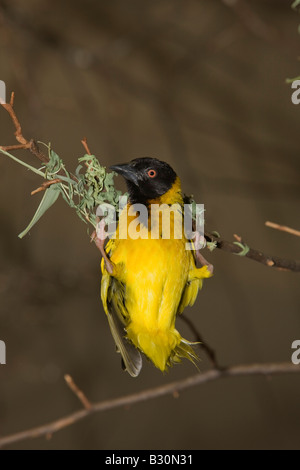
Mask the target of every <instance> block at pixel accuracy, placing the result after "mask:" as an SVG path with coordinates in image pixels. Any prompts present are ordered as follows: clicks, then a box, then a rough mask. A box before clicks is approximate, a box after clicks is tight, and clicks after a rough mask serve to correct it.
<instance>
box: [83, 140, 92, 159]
mask: <svg viewBox="0 0 300 470" xmlns="http://www.w3.org/2000/svg"><path fill="white" fill-rule="evenodd" d="M81 143H82V145H83V146H84V148H85V151H86V153H87V154H88V155H92V154H91V151H90V149H89V146H88V143H87V138H86V137H84V138H83V139H82V140H81Z"/></svg>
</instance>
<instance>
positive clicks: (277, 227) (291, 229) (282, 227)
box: [265, 221, 300, 237]
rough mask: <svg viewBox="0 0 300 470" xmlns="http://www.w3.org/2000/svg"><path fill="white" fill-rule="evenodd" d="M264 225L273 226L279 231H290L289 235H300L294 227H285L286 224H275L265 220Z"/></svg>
mask: <svg viewBox="0 0 300 470" xmlns="http://www.w3.org/2000/svg"><path fill="white" fill-rule="evenodd" d="M265 225H266V226H267V227H271V228H274V229H275V230H280V231H281V232H287V233H290V234H291V235H296V237H300V231H299V230H295V229H294V228H291V227H287V226H286V225H278V224H275V223H274V222H269V221H267V222H266V223H265Z"/></svg>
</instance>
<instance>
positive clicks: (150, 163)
mask: <svg viewBox="0 0 300 470" xmlns="http://www.w3.org/2000/svg"><path fill="white" fill-rule="evenodd" d="M110 168H111V169H112V170H114V171H115V172H117V173H119V174H120V175H122V176H123V177H124V178H125V180H126V183H127V188H128V192H129V198H130V202H131V203H132V204H136V203H139V204H147V202H148V201H149V200H151V199H156V198H158V197H160V196H162V195H163V194H165V193H166V192H167V191H169V189H171V187H172V186H173V184H174V182H175V180H176V176H177V175H176V173H175V171H174V170H173V169H172V168H171V167H170V165H168V163H165V162H162V161H160V160H157V158H136V159H134V160H131V162H129V163H122V164H120V165H113V166H111V167H110Z"/></svg>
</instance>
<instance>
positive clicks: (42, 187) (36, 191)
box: [31, 178, 61, 196]
mask: <svg viewBox="0 0 300 470" xmlns="http://www.w3.org/2000/svg"><path fill="white" fill-rule="evenodd" d="M56 183H61V179H59V178H56V179H54V180H50V181H45V183H43V184H41V186H40V187H39V188H37V189H35V190H34V191H31V196H34V194H37V193H39V192H40V191H45V189H47V188H49V186H52V184H56Z"/></svg>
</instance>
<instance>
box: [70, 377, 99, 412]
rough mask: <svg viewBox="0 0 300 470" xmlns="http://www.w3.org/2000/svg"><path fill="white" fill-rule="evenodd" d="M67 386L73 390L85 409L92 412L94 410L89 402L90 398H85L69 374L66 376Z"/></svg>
mask: <svg viewBox="0 0 300 470" xmlns="http://www.w3.org/2000/svg"><path fill="white" fill-rule="evenodd" d="M64 379H65V381H66V384H67V385H68V387H69V388H70V389H71V390H72V392H73V393H74V394H75V395H76V397H77V398H78V400H79V401H80V402H81V403H82V404H83V406H84V408H85V409H86V410H90V409H91V408H92V405H91V402H90V401H89V400H88V398H87V397H86V396H85V394H84V393H83V391H82V390H80V388H79V387H78V386H77V385H76V383H75V382H74V380H73V379H72V377H71V376H70V375H68V374H66V375H65V377H64Z"/></svg>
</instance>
